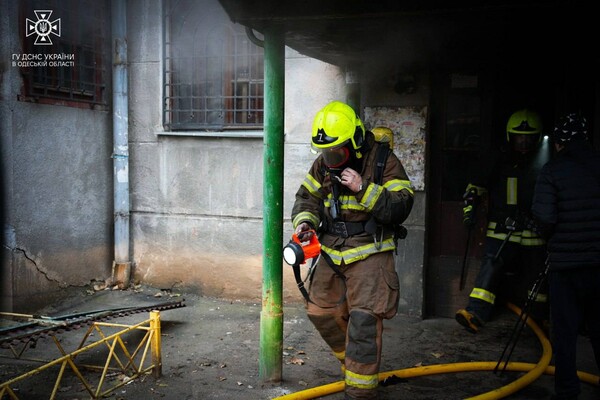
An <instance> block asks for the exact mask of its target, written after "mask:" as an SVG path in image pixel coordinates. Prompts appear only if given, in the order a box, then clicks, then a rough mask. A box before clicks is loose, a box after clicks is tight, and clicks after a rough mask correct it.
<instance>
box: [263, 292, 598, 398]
mask: <svg viewBox="0 0 600 400" xmlns="http://www.w3.org/2000/svg"><path fill="white" fill-rule="evenodd" d="M508 308H510V309H511V310H512V311H514V312H515V313H516V314H518V315H521V314H520V311H521V310H520V309H519V308H518V307H516V306H515V305H512V304H509V305H508ZM527 325H528V326H529V327H530V328H531V329H532V330H533V332H534V333H535V334H536V336H537V337H538V339H539V340H540V343H541V345H542V357H541V358H540V361H539V362H538V363H537V364H531V363H522V362H509V363H508V364H507V366H506V370H507V371H517V372H526V371H527V373H526V374H525V375H523V376H522V377H520V378H519V379H517V380H515V381H513V382H511V383H509V384H508V385H506V386H502V387H500V388H497V389H494V390H492V391H490V392H487V393H483V394H480V395H477V396H474V397H470V398H469V399H468V400H494V399H501V398H504V397H506V396H509V395H511V394H513V393H515V392H517V391H519V390H521V389H523V388H524V387H525V386H527V385H529V384H530V383H532V382H533V381H535V380H536V379H537V378H539V377H540V376H541V375H542V374H547V375H553V374H554V367H553V366H550V365H549V364H550V359H551V358H552V347H551V345H550V342H549V341H548V339H547V338H546V336H545V335H544V332H543V331H542V330H541V329H540V328H539V327H538V326H537V324H536V323H535V322H534V321H533V320H531V319H527ZM496 365H498V363H497V362H496V361H476V362H464V363H453V364H436V365H427V366H422V367H413V368H406V369H399V370H395V371H388V372H381V373H380V374H379V380H380V381H382V380H384V379H386V378H388V377H391V376H396V377H398V378H414V377H417V376H425V375H437V374H446V373H450V372H473V371H492V370H494V369H495V368H496ZM577 375H578V376H579V379H580V380H581V381H583V382H586V383H589V384H592V385H596V386H598V385H600V377H598V376H596V375H592V374H589V373H587V372H581V371H578V372H577ZM342 390H344V381H338V382H334V383H330V384H327V385H323V386H319V387H315V388H311V389H306V390H302V391H300V392H296V393H290V394H287V395H285V396H280V397H276V398H275V399H273V400H309V399H314V398H317V397H323V396H327V395H330V394H333V393H338V392H341V391H342Z"/></svg>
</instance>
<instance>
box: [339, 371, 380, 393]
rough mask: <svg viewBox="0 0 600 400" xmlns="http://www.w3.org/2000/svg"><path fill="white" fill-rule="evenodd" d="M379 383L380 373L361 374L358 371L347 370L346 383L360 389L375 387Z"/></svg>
mask: <svg viewBox="0 0 600 400" xmlns="http://www.w3.org/2000/svg"><path fill="white" fill-rule="evenodd" d="M378 384H379V375H378V374H373V375H361V374H357V373H356V372H352V371H348V370H346V385H348V386H353V387H355V388H358V389H375V388H376V387H377V385H378Z"/></svg>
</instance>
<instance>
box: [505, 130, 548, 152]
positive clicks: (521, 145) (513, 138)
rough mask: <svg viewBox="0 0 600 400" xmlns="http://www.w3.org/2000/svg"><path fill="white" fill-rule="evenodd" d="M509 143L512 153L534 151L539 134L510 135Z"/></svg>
mask: <svg viewBox="0 0 600 400" xmlns="http://www.w3.org/2000/svg"><path fill="white" fill-rule="evenodd" d="M509 137H510V143H511V145H512V148H513V150H514V151H517V152H519V153H528V152H530V151H531V150H533V149H535V147H536V146H537V144H538V142H539V141H540V134H539V133H538V134H533V135H532V134H528V135H519V134H514V133H511V134H510V136H509Z"/></svg>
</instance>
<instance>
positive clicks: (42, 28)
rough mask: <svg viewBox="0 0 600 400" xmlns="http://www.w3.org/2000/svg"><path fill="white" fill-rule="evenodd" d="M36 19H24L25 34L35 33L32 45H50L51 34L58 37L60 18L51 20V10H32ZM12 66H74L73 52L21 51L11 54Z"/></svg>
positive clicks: (27, 35) (59, 33)
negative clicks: (20, 52)
mask: <svg viewBox="0 0 600 400" xmlns="http://www.w3.org/2000/svg"><path fill="white" fill-rule="evenodd" d="M33 12H34V14H35V17H36V21H34V20H32V19H29V18H26V19H25V36H26V37H30V36H32V35H34V34H35V35H36V39H35V42H34V45H42V46H50V45H52V44H53V43H52V39H51V36H52V35H54V36H56V37H57V38H60V35H61V22H60V18H57V19H55V20H54V21H51V20H50V18H51V17H52V12H53V11H52V10H34V11H33ZM12 66H13V67H22V68H31V67H74V66H75V54H74V53H71V54H67V53H62V52H61V53H22V54H13V55H12Z"/></svg>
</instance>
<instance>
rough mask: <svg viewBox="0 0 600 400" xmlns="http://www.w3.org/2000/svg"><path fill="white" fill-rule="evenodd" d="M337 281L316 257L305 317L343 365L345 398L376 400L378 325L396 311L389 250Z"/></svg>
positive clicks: (354, 266)
mask: <svg viewBox="0 0 600 400" xmlns="http://www.w3.org/2000/svg"><path fill="white" fill-rule="evenodd" d="M339 269H340V271H341V272H342V273H343V274H344V276H345V279H343V278H341V277H340V276H339V275H338V274H336V272H335V271H334V270H333V269H332V268H331V267H330V266H329V265H328V264H327V262H326V261H325V260H324V259H323V257H321V259H320V260H319V262H318V263H317V266H316V268H315V271H314V273H313V276H312V278H311V281H310V286H309V294H310V298H311V300H312V302H307V303H306V307H307V314H308V318H309V319H310V320H311V322H312V323H313V325H314V326H315V328H316V329H317V330H318V331H319V334H320V335H321V337H322V338H323V339H324V340H325V342H326V343H327V344H328V345H329V347H330V348H331V350H332V351H333V354H334V355H335V356H336V358H337V359H338V360H339V361H340V362H341V364H342V370H343V371H344V375H345V396H346V398H347V399H377V396H378V395H377V386H378V384H379V376H378V374H379V365H380V360H381V344H382V343H381V338H382V332H383V320H384V319H389V318H392V317H393V316H394V315H395V314H396V312H397V310H398V299H399V291H398V289H399V282H398V275H397V274H396V270H395V267H394V257H393V253H392V252H391V251H387V252H383V253H376V254H373V255H371V256H369V257H368V258H367V259H365V260H362V261H358V262H355V263H352V264H349V265H344V264H342V265H341V266H340V268H339Z"/></svg>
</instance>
